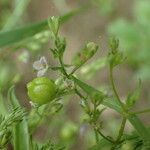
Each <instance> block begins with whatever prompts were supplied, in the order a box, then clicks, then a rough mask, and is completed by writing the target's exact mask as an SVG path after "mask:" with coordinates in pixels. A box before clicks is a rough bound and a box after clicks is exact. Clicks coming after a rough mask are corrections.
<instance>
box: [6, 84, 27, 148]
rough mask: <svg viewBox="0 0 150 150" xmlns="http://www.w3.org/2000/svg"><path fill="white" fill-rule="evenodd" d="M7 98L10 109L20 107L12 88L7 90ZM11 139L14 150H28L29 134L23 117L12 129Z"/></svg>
mask: <svg viewBox="0 0 150 150" xmlns="http://www.w3.org/2000/svg"><path fill="white" fill-rule="evenodd" d="M8 98H9V100H10V103H11V107H12V109H15V108H17V107H21V106H20V104H19V101H18V99H17V98H16V96H15V92H14V87H11V88H10V89H9V91H8ZM13 139H14V140H13V144H14V149H15V150H29V132H28V124H27V120H26V117H24V118H23V121H22V122H20V123H19V124H17V125H16V126H15V127H14V132H13Z"/></svg>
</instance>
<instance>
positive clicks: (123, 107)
mask: <svg viewBox="0 0 150 150" xmlns="http://www.w3.org/2000/svg"><path fill="white" fill-rule="evenodd" d="M109 71H110V82H111V85H112V89H113V91H114V94H115V96H116V98H117V100H118V102H119V104H120V106H121V107H122V109H123V110H124V112H126V108H125V106H124V105H123V103H122V102H121V100H120V98H119V95H118V93H117V90H116V87H115V83H114V79H113V69H112V67H111V66H110V67H109Z"/></svg>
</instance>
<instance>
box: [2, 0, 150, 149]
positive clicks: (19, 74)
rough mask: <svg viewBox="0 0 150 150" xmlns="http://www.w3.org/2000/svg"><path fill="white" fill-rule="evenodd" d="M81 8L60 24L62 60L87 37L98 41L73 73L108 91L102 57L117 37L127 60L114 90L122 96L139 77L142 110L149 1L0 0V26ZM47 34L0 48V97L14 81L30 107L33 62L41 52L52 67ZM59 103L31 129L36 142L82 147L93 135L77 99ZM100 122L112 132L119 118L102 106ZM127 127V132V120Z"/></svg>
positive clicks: (148, 102) (149, 47)
mask: <svg viewBox="0 0 150 150" xmlns="http://www.w3.org/2000/svg"><path fill="white" fill-rule="evenodd" d="M82 6H83V7H84V11H81V12H80V13H78V14H76V15H75V16H73V17H72V18H71V19H69V20H68V21H67V22H65V23H64V24H63V25H62V28H61V34H62V35H63V36H64V37H66V40H67V51H66V53H65V62H66V63H70V62H71V59H72V57H73V55H74V54H75V53H76V52H77V51H78V50H79V49H80V48H82V47H83V45H84V44H85V43H87V42H88V41H94V42H96V43H98V45H99V46H100V50H99V51H98V54H97V55H96V57H94V58H93V59H92V60H91V61H90V62H88V65H84V67H82V69H81V70H80V71H79V72H78V76H79V77H80V78H81V79H84V80H86V81H87V82H89V83H90V84H92V85H93V86H96V87H98V88H100V89H102V90H103V89H108V90H109V89H110V86H109V79H108V68H107V67H105V57H104V56H106V55H107V52H108V50H109V47H108V39H109V37H110V36H116V37H117V38H119V40H120V49H121V50H122V51H123V52H124V53H125V56H126V57H127V59H126V63H125V64H124V65H122V66H120V67H118V68H117V69H116V71H115V80H116V85H117V88H118V91H119V94H120V96H121V97H122V98H124V97H125V96H126V95H127V94H128V93H129V92H130V91H132V90H133V89H135V87H136V85H137V81H138V79H141V80H142V93H141V98H140V101H139V102H138V103H137V105H136V106H135V110H137V109H140V110H141V109H144V108H147V106H150V93H149V87H150V42H149V40H150V1H149V0H77V1H74V0H43V1H41V0H12V1H9V0H0V30H1V32H7V31H9V30H13V29H16V28H18V27H22V26H25V25H28V24H31V23H35V22H39V21H42V20H45V19H47V18H48V17H49V16H54V15H63V14H65V13H67V12H69V11H71V10H74V9H77V8H79V7H82ZM33 31H34V28H33ZM49 34H50V33H49V31H48V30H43V31H41V32H39V33H38V34H35V35H34V36H31V37H29V38H26V39H24V40H22V41H20V42H17V43H15V44H12V45H8V46H7V45H6V46H4V47H2V46H1V47H0V91H1V93H2V97H1V98H0V100H2V99H3V100H5V99H6V92H7V90H8V88H9V87H10V86H11V85H12V84H14V83H15V84H16V93H17V96H18V97H19V100H20V101H21V103H22V105H23V106H25V107H26V108H27V109H28V110H29V109H30V104H29V101H28V97H27V94H26V84H27V82H29V81H30V80H31V79H33V78H35V77H36V73H35V72H34V70H33V68H32V64H33V62H34V61H35V60H37V59H38V58H39V57H40V56H46V59H47V60H48V63H49V64H51V66H54V65H56V62H55V60H54V58H53V57H52V56H51V54H50V52H49V51H48V49H49V48H50V47H51V46H52V42H51V41H50V35H49ZM9 36H10V35H9ZM0 37H1V36H0ZM47 76H50V77H51V78H53V79H56V78H57V77H58V74H57V73H55V72H52V71H51V72H49V73H48V74H47ZM63 103H64V108H63V109H62V110H61V112H60V113H58V114H57V115H56V116H53V115H51V116H50V117H49V119H48V120H47V121H46V122H45V123H44V125H43V126H40V127H39V129H38V130H37V131H36V132H35V134H34V135H35V138H36V139H37V140H39V141H40V142H43V141H44V140H46V139H49V137H50V138H51V139H52V140H54V141H56V142H57V139H59V140H60V141H61V142H62V143H66V144H68V149H71V150H76V149H78V150H84V149H87V147H89V145H92V144H94V143H95V139H94V134H93V132H92V130H91V128H90V127H89V126H88V125H87V124H86V123H84V120H85V119H86V117H87V116H85V115H84V113H83V111H82V109H81V108H80V106H79V99H78V98H77V97H74V96H69V97H65V98H64V99H63ZM140 117H141V119H142V120H143V121H144V122H145V124H147V125H150V119H149V116H148V114H147V115H141V116H140ZM102 120H103V123H102V126H103V127H104V132H105V133H106V134H107V133H112V135H115V134H116V132H115V131H114V128H116V127H118V122H120V117H119V116H118V115H117V114H116V113H115V112H114V111H112V110H107V111H106V112H104V114H103V118H102ZM126 130H127V131H131V130H132V127H131V125H130V124H128V127H127V128H126ZM57 137H59V138H57ZM68 141H69V142H68ZM129 146H130V144H129ZM122 149H123V148H122ZM125 150H126V148H125Z"/></svg>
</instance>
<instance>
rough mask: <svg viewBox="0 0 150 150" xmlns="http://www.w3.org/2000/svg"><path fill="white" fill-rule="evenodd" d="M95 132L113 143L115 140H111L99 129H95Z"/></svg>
mask: <svg viewBox="0 0 150 150" xmlns="http://www.w3.org/2000/svg"><path fill="white" fill-rule="evenodd" d="M97 132H98V133H99V134H100V135H101V136H102V137H103V138H104V139H105V140H107V141H109V142H110V143H113V144H114V143H115V141H113V140H111V139H110V138H108V137H107V136H105V135H104V134H103V133H102V132H101V131H100V130H97Z"/></svg>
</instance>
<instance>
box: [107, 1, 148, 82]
mask: <svg viewBox="0 0 150 150" xmlns="http://www.w3.org/2000/svg"><path fill="white" fill-rule="evenodd" d="M149 6H150V1H149V0H142V1H141V0H135V1H134V4H133V18H132V19H131V20H129V19H125V18H118V19H117V20H115V21H114V22H112V23H110V25H109V27H108V33H110V34H112V35H115V36H117V37H118V38H119V40H120V43H121V47H123V49H124V51H125V52H126V55H127V56H128V62H129V64H130V65H132V67H133V68H135V69H136V70H137V75H136V76H137V77H138V78H141V79H143V80H149V79H150V61H149V60H150V42H149V40H150V8H149Z"/></svg>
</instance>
